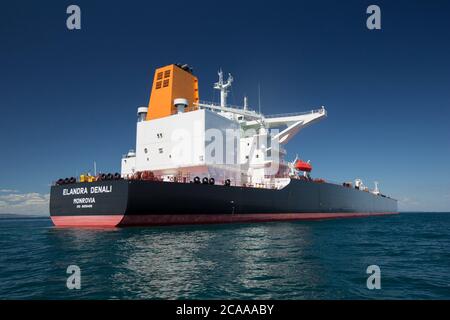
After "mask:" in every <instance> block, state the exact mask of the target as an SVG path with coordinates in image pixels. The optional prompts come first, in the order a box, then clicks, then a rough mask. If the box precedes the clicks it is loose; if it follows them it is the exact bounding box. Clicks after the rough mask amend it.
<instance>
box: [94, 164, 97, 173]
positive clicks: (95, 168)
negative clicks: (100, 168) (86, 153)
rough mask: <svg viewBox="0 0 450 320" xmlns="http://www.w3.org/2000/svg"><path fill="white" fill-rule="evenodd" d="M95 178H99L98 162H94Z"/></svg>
mask: <svg viewBox="0 0 450 320" xmlns="http://www.w3.org/2000/svg"><path fill="white" fill-rule="evenodd" d="M94 176H97V162H95V161H94Z"/></svg>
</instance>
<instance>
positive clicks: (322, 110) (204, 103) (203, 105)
mask: <svg viewBox="0 0 450 320" xmlns="http://www.w3.org/2000/svg"><path fill="white" fill-rule="evenodd" d="M197 105H198V106H199V107H200V108H206V109H207V108H208V106H211V109H216V108H220V106H219V105H217V104H214V102H210V101H200V102H199V103H198V104H197ZM225 108H229V109H236V110H238V111H240V112H246V113H249V114H252V115H261V116H262V117H263V118H265V119H271V118H282V117H293V116H303V115H307V114H315V113H326V111H325V108H324V107H322V108H320V109H314V110H311V111H300V112H291V113H280V114H271V115H267V116H266V115H262V114H260V113H258V112H256V111H254V110H252V109H246V110H244V108H243V107H242V106H234V105H227V106H225ZM224 111H226V110H224Z"/></svg>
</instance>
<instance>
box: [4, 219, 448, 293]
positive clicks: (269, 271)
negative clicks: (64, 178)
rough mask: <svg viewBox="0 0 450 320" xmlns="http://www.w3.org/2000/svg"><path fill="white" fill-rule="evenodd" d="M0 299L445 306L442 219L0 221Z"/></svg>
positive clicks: (445, 240) (445, 228)
mask: <svg viewBox="0 0 450 320" xmlns="http://www.w3.org/2000/svg"><path fill="white" fill-rule="evenodd" d="M70 266H71V267H70ZM74 266H75V267H74ZM369 266H378V267H379V271H380V274H379V279H380V289H376V288H375V289H369V287H370V286H369V287H368V285H367V284H368V282H370V281H371V280H370V279H369V281H368V278H369V277H370V276H371V273H370V272H369V273H367V271H368V267H369ZM74 268H75V269H74ZM77 268H78V269H77ZM369 269H370V268H369ZM372 269H373V268H372ZM372 269H370V270H372ZM73 270H79V273H78V274H77V275H76V276H79V279H78V280H79V289H76V288H74V287H72V286H70V285H69V282H70V281H68V279H69V278H70V277H73V276H75V275H74V274H73V273H72V271H73ZM68 272H69V273H68ZM69 280H70V279H69ZM70 288H72V289H70ZM372 288H373V286H372ZM0 299H450V214H447V213H402V214H399V215H393V216H381V217H368V218H353V219H335V220H323V221H311V222H305V221H301V222H276V223H250V224H229V225H202V226H173V227H147V228H140V227H139V228H137V227H135V228H124V229H64V228H62V229H61V228H55V227H53V225H52V223H51V221H50V219H49V218H45V217H44V218H20V219H19V218H3V219H0Z"/></svg>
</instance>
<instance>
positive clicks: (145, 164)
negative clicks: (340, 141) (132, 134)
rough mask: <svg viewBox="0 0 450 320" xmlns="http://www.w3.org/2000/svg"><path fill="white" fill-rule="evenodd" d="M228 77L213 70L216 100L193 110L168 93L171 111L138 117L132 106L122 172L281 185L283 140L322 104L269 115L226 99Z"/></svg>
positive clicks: (315, 116) (317, 114)
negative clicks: (131, 143) (131, 138)
mask: <svg viewBox="0 0 450 320" xmlns="http://www.w3.org/2000/svg"><path fill="white" fill-rule="evenodd" d="M232 81H233V78H232V76H231V75H229V77H228V80H227V82H224V80H223V73H222V71H219V81H218V82H217V83H215V85H214V88H215V89H217V90H219V91H220V105H216V104H214V103H208V102H200V101H198V102H195V103H193V104H192V105H193V107H195V110H192V111H189V112H185V110H186V109H187V107H188V104H189V101H188V99H186V97H183V96H179V97H175V98H174V99H173V106H174V108H175V109H174V110H176V112H173V114H171V115H169V116H165V117H161V118H157V119H153V120H148V119H147V121H143V119H145V116H143V113H144V112H146V111H147V110H145V108H142V107H141V108H139V110H138V122H137V135H136V149H135V151H132V152H129V153H128V154H127V155H125V156H124V157H123V158H122V172H121V174H122V176H124V177H130V176H132V175H133V174H135V173H137V172H144V171H151V172H152V173H153V174H154V175H155V176H158V177H161V178H162V179H164V180H168V181H169V180H170V181H173V180H176V179H184V181H186V180H187V181H189V180H192V179H193V178H194V177H197V176H198V177H200V178H201V179H202V178H204V177H207V178H214V179H215V181H216V183H223V182H224V181H225V180H226V179H229V180H230V181H231V184H233V185H246V186H255V187H264V188H281V187H283V186H284V185H285V184H287V183H288V182H289V170H290V169H289V167H288V165H287V163H285V161H284V156H285V154H286V151H285V150H284V148H283V146H284V145H286V144H287V143H288V142H289V141H290V140H291V139H292V138H293V137H294V136H295V135H296V134H297V133H298V132H299V131H300V130H301V129H303V128H305V127H307V126H308V125H310V124H312V123H314V122H316V121H318V120H320V119H323V118H324V117H325V116H326V110H325V108H324V107H323V106H322V107H320V108H319V109H317V110H312V111H309V112H301V113H295V114H284V115H270V116H265V115H263V114H262V113H259V112H256V111H253V110H250V108H249V107H248V102H247V98H245V102H244V107H242V108H241V107H234V106H230V105H228V104H227V102H226V100H227V99H226V98H227V93H228V90H229V88H230V86H231V83H232Z"/></svg>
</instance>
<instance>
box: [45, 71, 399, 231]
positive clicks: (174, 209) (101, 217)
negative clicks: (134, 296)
mask: <svg viewBox="0 0 450 320" xmlns="http://www.w3.org/2000/svg"><path fill="white" fill-rule="evenodd" d="M218 75H219V79H218V81H217V82H216V83H215V84H214V88H215V89H217V90H218V91H219V92H220V103H217V104H215V103H211V102H202V101H200V100H199V90H198V80H197V78H196V77H195V76H194V74H193V71H192V68H191V67H189V66H188V65H180V64H172V65H168V66H165V67H162V68H158V69H157V70H156V72H155V75H154V79H153V85H152V91H151V95H150V101H149V104H148V106H147V107H139V108H138V121H137V134H136V148H135V149H132V150H130V151H129V152H128V153H127V154H125V155H124V156H123V157H122V161H121V173H120V174H119V173H116V174H98V175H97V174H94V175H90V174H89V173H87V174H86V175H81V176H80V177H79V178H74V177H72V178H65V179H59V180H58V181H56V182H55V183H54V185H53V186H52V187H51V193H50V216H51V219H52V221H53V223H54V224H55V225H56V226H62V227H78V226H86V227H120V226H136V225H173V224H204V223H228V222H267V221H284V220H303V219H308V220H311V219H326V218H347V217H361V216H371V215H385V214H395V213H397V212H398V209H397V200H395V199H393V198H391V197H388V196H386V195H384V194H382V193H381V192H380V191H379V190H378V185H377V183H375V188H374V189H373V190H369V188H368V187H366V186H365V185H364V184H363V182H362V181H361V179H355V180H354V181H352V182H343V183H342V184H337V183H331V182H327V181H325V180H324V179H314V178H312V177H311V171H312V166H311V164H310V162H309V161H307V162H305V161H302V160H300V159H298V158H296V159H295V160H294V161H292V162H289V161H286V160H285V159H284V158H285V155H286V150H285V149H284V147H285V146H286V144H287V143H288V142H289V141H290V140H291V139H292V138H293V137H294V136H295V135H296V134H297V133H298V132H299V131H300V130H302V129H303V128H305V127H307V126H308V125H310V124H313V123H315V122H317V121H319V120H321V119H323V118H325V117H326V115H327V112H326V109H325V107H323V106H322V107H320V108H317V109H315V110H311V111H308V112H298V113H290V114H278V115H264V114H262V113H260V112H256V111H254V110H252V109H251V108H250V107H249V106H248V101H247V98H246V97H244V105H243V106H242V107H236V106H231V105H229V104H228V103H227V95H228V93H229V90H230V87H231V84H232V82H233V77H232V76H231V75H228V78H227V80H226V81H225V80H224V77H223V73H222V71H219V73H218Z"/></svg>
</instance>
